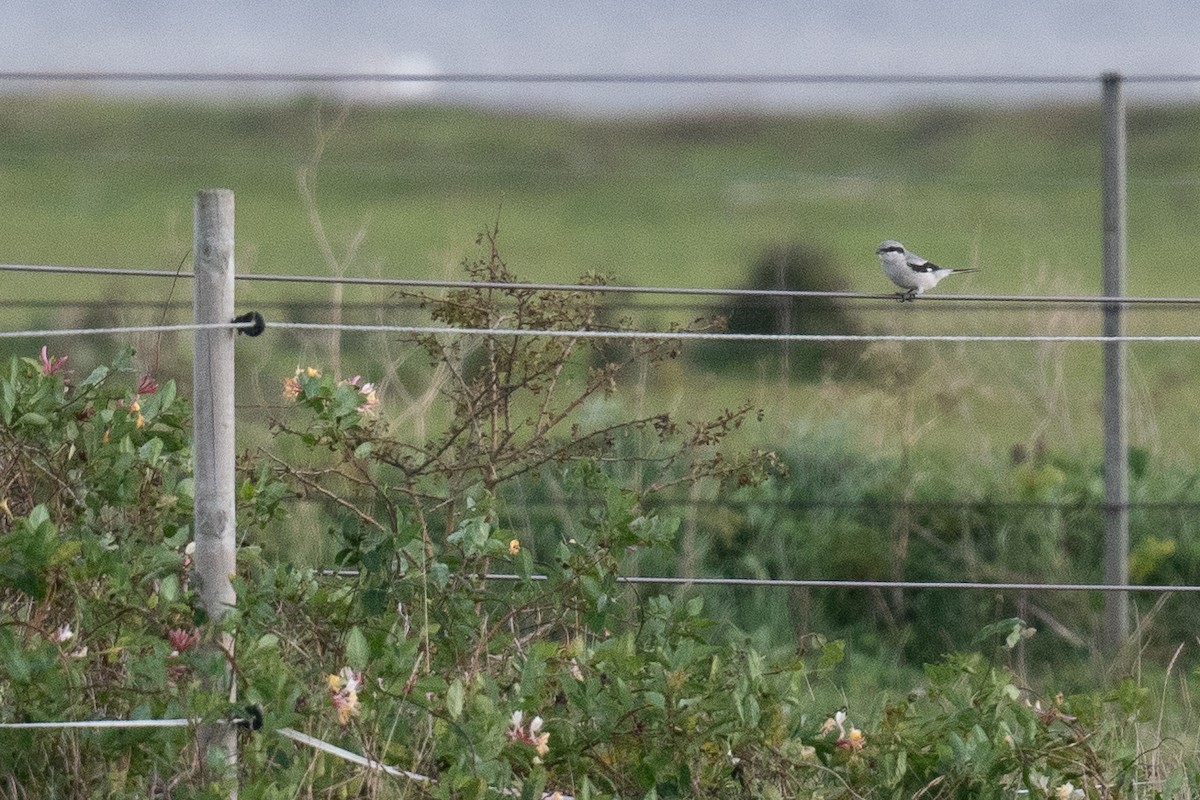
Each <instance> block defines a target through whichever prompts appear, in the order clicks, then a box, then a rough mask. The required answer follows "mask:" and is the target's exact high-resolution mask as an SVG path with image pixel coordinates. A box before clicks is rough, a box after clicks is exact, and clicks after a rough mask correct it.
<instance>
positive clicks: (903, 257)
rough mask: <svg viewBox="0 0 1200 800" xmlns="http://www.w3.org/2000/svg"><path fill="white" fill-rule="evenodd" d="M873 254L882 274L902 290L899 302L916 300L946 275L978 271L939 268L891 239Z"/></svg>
mask: <svg viewBox="0 0 1200 800" xmlns="http://www.w3.org/2000/svg"><path fill="white" fill-rule="evenodd" d="M875 252H876V253H877V254H878V255H879V260H880V262H882V264H883V273H884V274H885V275H887V276H888V277H889V278H891V279H892V283H894V284H896V285H897V286H899V287H900V288H901V289H904V291H903V292H900V293H899V294H900V299H901V300H916V299H917V295H919V294H920V293H921V292H923V291H925V290H926V289H932V288H933V287H935V286H937V285H938V283H939V282H940V281H941V280H942V278H944V277H946V276H947V275H959V274H962V273H964V272H978V271H979V270H976V269H946V268H944V267H939V266H938V265H937V264H934V263H933V262H932V261H929V260H927V259H924V258H921V257H920V256H919V255H917V254H916V253H914V252H912V251H911V250H908V249H906V248H905V247H904V245H902V244H900V243H899V242H896V241H893V240H891V239H889V240H887V241H886V242H884V243H883V244H881V245H879V247H877V248H875Z"/></svg>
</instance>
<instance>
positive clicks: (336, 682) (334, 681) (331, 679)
mask: <svg viewBox="0 0 1200 800" xmlns="http://www.w3.org/2000/svg"><path fill="white" fill-rule="evenodd" d="M325 681H326V683H328V684H329V691H331V692H336V691H339V690H341V688H342V684H343V683H344V681H342V676H340V675H334V674H332V673H330V674H329V675H326V676H325Z"/></svg>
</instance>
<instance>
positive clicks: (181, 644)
mask: <svg viewBox="0 0 1200 800" xmlns="http://www.w3.org/2000/svg"><path fill="white" fill-rule="evenodd" d="M167 641H168V642H170V643H171V656H172V657H175V656H178V655H179V654H180V653H183V652H186V651H187V650H188V649H189V648H190V647H191V646H192V645H194V644H196V642H198V641H200V631H198V630H196V629H195V628H192V629H191V630H190V631H188V630H184V629H183V628H172V629H171V630H169V631H167Z"/></svg>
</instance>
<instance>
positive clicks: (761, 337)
mask: <svg viewBox="0 0 1200 800" xmlns="http://www.w3.org/2000/svg"><path fill="white" fill-rule="evenodd" d="M266 325H267V327H268V328H279V329H284V330H311V331H343V332H357V333H408V334H433V335H438V334H456V335H461V336H545V337H550V338H578V339H653V340H666V341H698V340H707V341H725V342H1063V343H1071V342H1076V343H1080V342H1082V343H1103V342H1163V343H1165V342H1200V334H1194V335H1193V334H1189V335H1181V336H1173V335H1153V336H1141V335H1133V336H1100V335H1095V336H1091V335H1079V336H1059V335H1037V334H1032V335H1026V334H1019V335H1017V334H1014V335H1009V334H997V335H969V334H893V333H885V334H868V333H863V334H858V333H707V332H703V331H677V332H672V331H592V330H537V329H531V328H449V327H437V326H431V325H348V324H335V323H327V322H268V323H267V324H266Z"/></svg>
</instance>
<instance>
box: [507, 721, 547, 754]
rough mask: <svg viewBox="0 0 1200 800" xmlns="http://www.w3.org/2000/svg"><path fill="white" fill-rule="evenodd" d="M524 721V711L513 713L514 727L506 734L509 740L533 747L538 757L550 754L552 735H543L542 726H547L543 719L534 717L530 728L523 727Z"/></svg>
mask: <svg viewBox="0 0 1200 800" xmlns="http://www.w3.org/2000/svg"><path fill="white" fill-rule="evenodd" d="M524 720H525V714H524V712H523V711H521V710H519V709H518V710H517V711H514V712H513V715H512V725H511V726H510V727H509V729H508V731H507V732H506V735H507V736H508V738H509V740H510V741H513V742H522V743H523V744H527V745H531V746H532V747H533V749H534V751H535V752H536V753H537V754H538V756H544V755H546V753H549V752H550V734H549V732H547V733H542V725H543V724H545V723H544V721H543V720H542V718H541V717H534V718H533V719H532V720H530V721H529V727H528V728H526V727H525V726H524V725H523V722H524ZM535 760H536V759H535Z"/></svg>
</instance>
